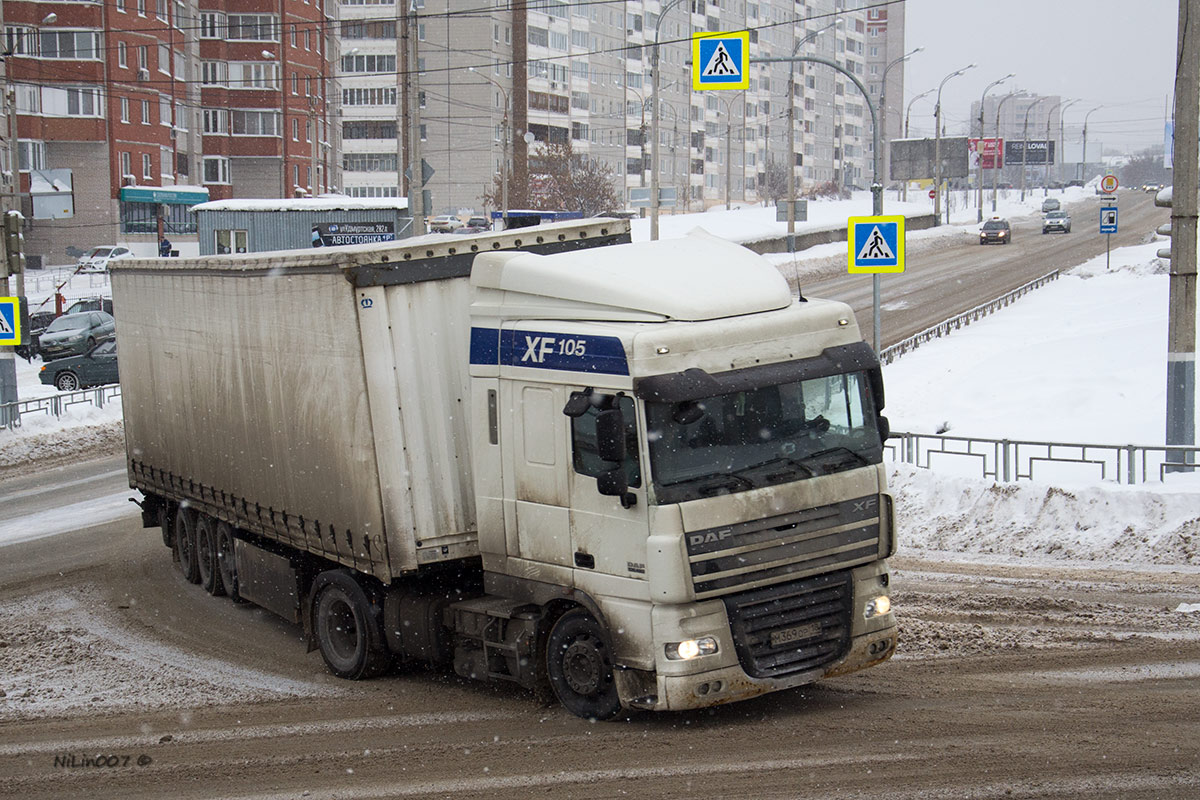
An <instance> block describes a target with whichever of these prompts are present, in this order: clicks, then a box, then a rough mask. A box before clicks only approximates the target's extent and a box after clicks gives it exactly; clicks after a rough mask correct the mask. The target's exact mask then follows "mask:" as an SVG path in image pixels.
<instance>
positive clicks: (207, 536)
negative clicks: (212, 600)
mask: <svg viewBox="0 0 1200 800" xmlns="http://www.w3.org/2000/svg"><path fill="white" fill-rule="evenodd" d="M196 569H197V570H198V571H199V573H200V585H201V586H203V587H204V591H206V592H208V593H209V594H211V595H212V596H213V597H219V596H220V595H223V594H225V585H224V584H223V583H221V573H220V572H218V571H217V521H216V520H215V519H213V518H212V517H210V516H208V515H207V514H200V515H199V516H198V517H197V518H196Z"/></svg>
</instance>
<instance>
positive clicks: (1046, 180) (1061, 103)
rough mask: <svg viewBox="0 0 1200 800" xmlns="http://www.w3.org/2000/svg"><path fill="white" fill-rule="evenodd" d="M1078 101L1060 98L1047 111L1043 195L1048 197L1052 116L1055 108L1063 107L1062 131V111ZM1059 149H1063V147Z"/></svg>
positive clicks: (1059, 117) (1060, 123) (1060, 122)
mask: <svg viewBox="0 0 1200 800" xmlns="http://www.w3.org/2000/svg"><path fill="white" fill-rule="evenodd" d="M1078 102H1079V101H1078V100H1068V101H1066V102H1064V101H1062V100H1059V101H1058V102H1057V103H1055V104H1054V105H1052V106H1050V111H1049V112H1047V113H1046V169H1045V173H1044V175H1045V177H1044V178H1043V179H1042V197H1046V196H1047V195H1049V194H1050V118H1051V117H1053V116H1054V110H1055V109H1056V108H1061V109H1062V111H1059V112H1058V127H1059V130H1060V131H1061V130H1062V112H1063V111H1066V110H1067V108H1068V107H1069V106H1071V105H1073V104H1074V103H1078ZM1059 149H1060V150H1061V149H1062V148H1059ZM1058 157H1059V158H1062V153H1059V155H1058Z"/></svg>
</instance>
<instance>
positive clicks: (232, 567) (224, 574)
mask: <svg viewBox="0 0 1200 800" xmlns="http://www.w3.org/2000/svg"><path fill="white" fill-rule="evenodd" d="M216 537H217V538H216V542H217V543H216V550H214V551H213V560H214V562H215V563H216V567H217V574H218V575H219V576H220V577H221V585H222V586H224V587H225V593H226V594H228V595H229V599H230V600H232V601H233V602H235V603H240V602H241V601H242V598H241V595H239V594H238V590H237V564H236V563H235V562H234V560H233V528H232V527H230V525H229V523H228V522H218V523H217V530H216Z"/></svg>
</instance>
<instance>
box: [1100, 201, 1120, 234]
mask: <svg viewBox="0 0 1200 800" xmlns="http://www.w3.org/2000/svg"><path fill="white" fill-rule="evenodd" d="M1100 232H1101V233H1116V232H1117V207H1116V206H1104V207H1102V208H1101V209H1100Z"/></svg>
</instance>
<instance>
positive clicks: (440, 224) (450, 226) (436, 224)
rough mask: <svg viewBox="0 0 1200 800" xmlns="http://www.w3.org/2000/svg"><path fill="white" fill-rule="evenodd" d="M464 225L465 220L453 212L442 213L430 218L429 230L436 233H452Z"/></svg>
mask: <svg viewBox="0 0 1200 800" xmlns="http://www.w3.org/2000/svg"><path fill="white" fill-rule="evenodd" d="M462 226H463V221H462V220H461V219H459V218H458V217H456V216H454V215H453V214H440V215H438V216H436V217H434V218H433V219H431V220H429V230H431V231H433V232H434V233H451V232H453V231H456V230H458V229H459V228H461V227H462Z"/></svg>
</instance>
